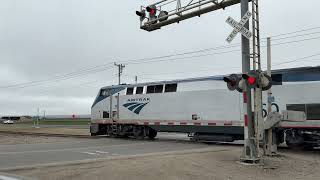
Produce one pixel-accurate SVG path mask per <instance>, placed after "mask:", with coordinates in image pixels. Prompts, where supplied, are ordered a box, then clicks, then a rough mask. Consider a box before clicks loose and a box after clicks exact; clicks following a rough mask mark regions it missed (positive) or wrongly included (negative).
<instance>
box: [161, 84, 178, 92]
mask: <svg viewBox="0 0 320 180" xmlns="http://www.w3.org/2000/svg"><path fill="white" fill-rule="evenodd" d="M176 91H177V84H166V87H165V89H164V92H176Z"/></svg>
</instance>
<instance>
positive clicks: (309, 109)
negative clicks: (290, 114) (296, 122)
mask: <svg viewBox="0 0 320 180" xmlns="http://www.w3.org/2000/svg"><path fill="white" fill-rule="evenodd" d="M287 110H291V111H302V112H305V113H306V116H307V119H308V120H320V104H287Z"/></svg>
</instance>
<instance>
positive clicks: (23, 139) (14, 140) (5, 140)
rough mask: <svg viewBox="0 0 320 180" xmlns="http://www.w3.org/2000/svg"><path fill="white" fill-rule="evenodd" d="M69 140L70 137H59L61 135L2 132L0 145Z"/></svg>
mask: <svg viewBox="0 0 320 180" xmlns="http://www.w3.org/2000/svg"><path fill="white" fill-rule="evenodd" d="M68 140H69V139H68V138H59V137H46V136H35V135H34V136H33V135H18V134H1V133H0V145H11V144H35V143H53V142H65V141H68Z"/></svg>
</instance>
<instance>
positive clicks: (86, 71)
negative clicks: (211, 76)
mask: <svg viewBox="0 0 320 180" xmlns="http://www.w3.org/2000/svg"><path fill="white" fill-rule="evenodd" d="M319 28H320V27H314V28H309V29H303V30H299V31H294V32H289V33H283V34H278V35H275V36H271V37H280V36H284V35H288V34H294V33H299V32H305V31H310V30H314V29H319ZM318 33H320V32H313V33H306V34H300V35H294V36H289V37H284V38H277V39H274V40H283V39H289V38H294V37H301V36H307V35H313V34H318ZM319 38H320V37H314V38H308V39H302V40H295V41H289V42H284V43H278V44H274V45H282V44H288V43H295V42H301V41H307V40H313V39H319ZM239 45H240V44H233V45H228V46H217V47H214V48H206V49H201V50H197V51H189V52H183V53H174V54H170V55H165V56H157V57H151V58H141V59H133V60H127V61H121V62H127V64H141V63H146V62H149V63H150V62H164V61H174V60H182V59H188V58H197V57H204V56H211V55H217V54H226V53H231V52H236V51H240V50H231V51H225V52H218V53H210V54H202V55H196V56H189V57H180V58H171V59H164V58H169V57H175V56H185V55H189V54H196V53H203V52H207V51H214V50H223V49H229V48H235V47H239ZM274 45H273V46H274ZM262 47H264V46H262ZM111 64H112V63H108V64H103V65H97V66H93V67H90V68H82V69H79V70H77V71H74V72H71V73H67V74H63V75H56V76H53V77H51V78H48V79H45V80H38V81H30V82H26V83H20V84H14V85H8V86H0V88H24V87H29V86H37V85H39V84H43V83H46V82H52V81H56V82H57V81H62V80H68V79H73V78H77V77H80V76H84V75H88V74H90V73H97V72H101V71H105V70H107V69H105V66H108V65H111ZM108 69H109V68H108Z"/></svg>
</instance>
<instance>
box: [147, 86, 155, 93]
mask: <svg viewBox="0 0 320 180" xmlns="http://www.w3.org/2000/svg"><path fill="white" fill-rule="evenodd" d="M154 88H155V86H148V87H147V94H151V93H154Z"/></svg>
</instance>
